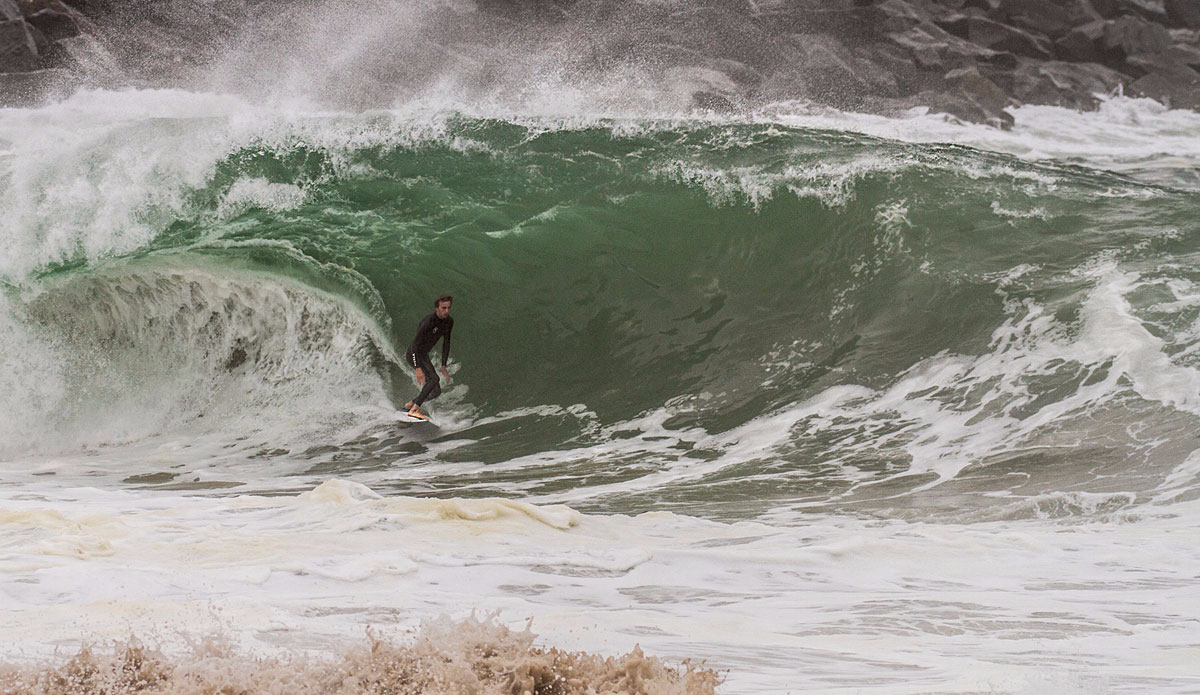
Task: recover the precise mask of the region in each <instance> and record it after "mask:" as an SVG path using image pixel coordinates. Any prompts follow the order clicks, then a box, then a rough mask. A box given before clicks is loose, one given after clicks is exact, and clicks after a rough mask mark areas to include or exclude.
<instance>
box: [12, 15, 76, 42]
mask: <svg viewBox="0 0 1200 695" xmlns="http://www.w3.org/2000/svg"><path fill="white" fill-rule="evenodd" d="M25 21H26V22H27V23H28V24H29V25H30V26H33V27H37V29H38V31H40V32H42V35H43V36H45V37H46V40H47V41H50V42H54V41H58V40H59V39H65V38H68V37H71V36H78V35H79V25H78V24H76V23H75V18H74V17H72V16H71V15H70V14H67V13H66V12H59V11H57V10H40V11H38V12H35V13H33V14H31V15H29V16H28V17H26V18H25Z"/></svg>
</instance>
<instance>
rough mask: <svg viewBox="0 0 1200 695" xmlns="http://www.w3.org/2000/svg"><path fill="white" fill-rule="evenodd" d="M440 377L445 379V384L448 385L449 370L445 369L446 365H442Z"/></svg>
mask: <svg viewBox="0 0 1200 695" xmlns="http://www.w3.org/2000/svg"><path fill="white" fill-rule="evenodd" d="M442 376H444V377H446V383H447V384H449V383H450V370H449V369H446V365H444V364H443V365H442Z"/></svg>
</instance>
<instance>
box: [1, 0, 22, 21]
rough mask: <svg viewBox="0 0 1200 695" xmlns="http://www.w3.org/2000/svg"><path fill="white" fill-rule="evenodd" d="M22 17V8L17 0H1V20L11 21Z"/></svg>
mask: <svg viewBox="0 0 1200 695" xmlns="http://www.w3.org/2000/svg"><path fill="white" fill-rule="evenodd" d="M20 18H21V8H20V7H18V6H17V2H16V0H0V22H11V21H13V20H14V19H20Z"/></svg>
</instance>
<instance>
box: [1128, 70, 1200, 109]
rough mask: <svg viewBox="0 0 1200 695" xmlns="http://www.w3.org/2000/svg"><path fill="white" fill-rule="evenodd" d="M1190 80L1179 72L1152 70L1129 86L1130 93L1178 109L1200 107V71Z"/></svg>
mask: <svg viewBox="0 0 1200 695" xmlns="http://www.w3.org/2000/svg"><path fill="white" fill-rule="evenodd" d="M1192 74H1193V75H1194V76H1193V77H1191V78H1190V79H1188V80H1184V79H1181V78H1180V77H1179V75H1177V74H1169V73H1165V72H1151V73H1147V74H1146V75H1144V76H1143V77H1140V78H1138V79H1137V80H1135V81H1134V83H1133V84H1131V85H1130V86H1129V91H1130V93H1132V94H1134V95H1137V96H1144V97H1149V98H1151V99H1154V100H1155V101H1160V102H1162V103H1164V104H1166V105H1167V106H1170V107H1171V108H1176V109H1200V73H1196V72H1195V71H1193V73H1192Z"/></svg>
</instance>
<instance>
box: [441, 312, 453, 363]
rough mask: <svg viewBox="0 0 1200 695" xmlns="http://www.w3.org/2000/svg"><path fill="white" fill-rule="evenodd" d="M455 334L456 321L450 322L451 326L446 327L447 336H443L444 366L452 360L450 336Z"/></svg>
mask: <svg viewBox="0 0 1200 695" xmlns="http://www.w3.org/2000/svg"><path fill="white" fill-rule="evenodd" d="M453 332H454V321H450V325H449V326H446V335H444V336H442V366H443V367H445V366H446V362H448V361H449V360H450V334H451V333H453Z"/></svg>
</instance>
